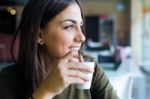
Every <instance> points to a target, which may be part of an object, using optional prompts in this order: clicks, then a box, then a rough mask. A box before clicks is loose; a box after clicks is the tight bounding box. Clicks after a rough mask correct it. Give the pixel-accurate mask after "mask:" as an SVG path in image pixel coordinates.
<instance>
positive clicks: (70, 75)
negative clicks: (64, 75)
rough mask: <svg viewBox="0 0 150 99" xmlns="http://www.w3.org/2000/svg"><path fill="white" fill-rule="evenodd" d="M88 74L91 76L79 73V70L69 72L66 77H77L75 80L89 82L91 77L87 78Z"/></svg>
mask: <svg viewBox="0 0 150 99" xmlns="http://www.w3.org/2000/svg"><path fill="white" fill-rule="evenodd" d="M89 74H91V73H87V72H82V71H79V70H70V71H68V76H69V77H77V78H80V79H82V80H84V81H90V80H91V79H92V78H91V76H89Z"/></svg>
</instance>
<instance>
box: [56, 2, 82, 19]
mask: <svg viewBox="0 0 150 99" xmlns="http://www.w3.org/2000/svg"><path fill="white" fill-rule="evenodd" d="M65 19H72V20H75V21H82V16H81V9H80V7H79V6H78V5H77V4H76V3H72V4H71V5H69V6H68V7H67V8H66V9H65V10H63V11H62V12H61V13H59V14H58V15H57V16H56V17H55V18H54V20H57V21H60V20H65Z"/></svg>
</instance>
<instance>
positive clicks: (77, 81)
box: [67, 77, 87, 84]
mask: <svg viewBox="0 0 150 99" xmlns="http://www.w3.org/2000/svg"><path fill="white" fill-rule="evenodd" d="M67 81H68V82H69V84H84V83H86V82H87V81H86V80H83V79H80V78H78V77H68V78H67Z"/></svg>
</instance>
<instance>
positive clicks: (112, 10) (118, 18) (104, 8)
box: [82, 0, 130, 44]
mask: <svg viewBox="0 0 150 99" xmlns="http://www.w3.org/2000/svg"><path fill="white" fill-rule="evenodd" d="M118 1H120V0H99V1H84V2H83V3H82V5H83V12H84V14H85V15H113V16H115V23H116V24H115V31H116V33H117V35H123V37H124V38H123V39H124V40H125V41H124V42H127V43H128V44H129V43H130V0H124V1H123V3H124V4H125V9H124V10H123V11H117V9H116V4H117V3H118ZM119 33H120V34H119ZM121 39H122V38H121Z"/></svg>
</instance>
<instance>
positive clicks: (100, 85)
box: [91, 63, 119, 99]
mask: <svg viewBox="0 0 150 99" xmlns="http://www.w3.org/2000/svg"><path fill="white" fill-rule="evenodd" d="M91 95H92V99H119V97H118V96H117V94H116V92H115V90H114V89H113V87H112V85H111V84H110V82H109V80H108V78H107V76H106V74H105V73H104V71H103V69H102V68H101V67H100V66H99V65H98V63H96V66H95V72H94V75H93V81H92V87H91Z"/></svg>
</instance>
